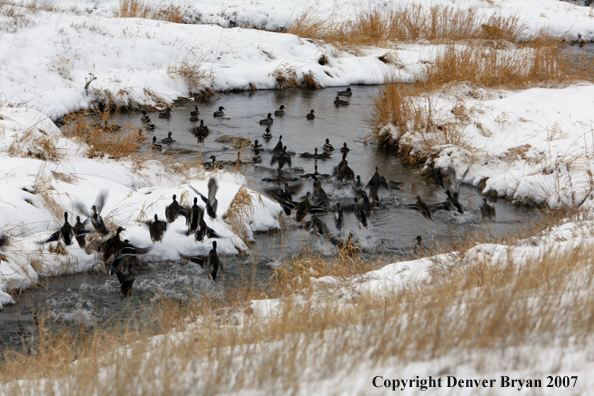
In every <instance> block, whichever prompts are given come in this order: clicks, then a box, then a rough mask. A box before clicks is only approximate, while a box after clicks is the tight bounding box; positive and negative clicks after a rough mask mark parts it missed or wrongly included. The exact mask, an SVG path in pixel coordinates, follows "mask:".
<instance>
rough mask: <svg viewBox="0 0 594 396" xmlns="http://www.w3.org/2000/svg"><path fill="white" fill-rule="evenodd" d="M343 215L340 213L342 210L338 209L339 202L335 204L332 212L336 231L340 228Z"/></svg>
mask: <svg viewBox="0 0 594 396" xmlns="http://www.w3.org/2000/svg"><path fill="white" fill-rule="evenodd" d="M343 218H344V215H343V213H342V208H341V207H340V202H336V209H335V210H334V223H335V224H336V228H337V229H339V230H340V229H341V228H342V223H343Z"/></svg>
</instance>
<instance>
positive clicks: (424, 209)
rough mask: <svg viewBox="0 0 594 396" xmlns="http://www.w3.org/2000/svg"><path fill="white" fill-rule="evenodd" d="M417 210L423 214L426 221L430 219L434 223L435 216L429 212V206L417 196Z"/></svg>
mask: <svg viewBox="0 0 594 396" xmlns="http://www.w3.org/2000/svg"><path fill="white" fill-rule="evenodd" d="M417 210H418V211H419V212H421V214H422V215H423V216H424V217H425V218H426V219H429V220H431V221H433V215H431V211H430V210H429V206H427V204H426V203H425V202H423V200H422V199H421V197H420V196H419V195H417Z"/></svg>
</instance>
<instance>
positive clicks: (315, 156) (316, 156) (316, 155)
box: [299, 147, 330, 160]
mask: <svg viewBox="0 0 594 396" xmlns="http://www.w3.org/2000/svg"><path fill="white" fill-rule="evenodd" d="M299 156H300V157H302V158H313V159H316V160H318V159H328V158H330V154H328V153H325V152H324V153H321V154H319V153H318V148H317V147H316V148H315V150H314V153H313V154H311V153H302V154H300V155H299Z"/></svg>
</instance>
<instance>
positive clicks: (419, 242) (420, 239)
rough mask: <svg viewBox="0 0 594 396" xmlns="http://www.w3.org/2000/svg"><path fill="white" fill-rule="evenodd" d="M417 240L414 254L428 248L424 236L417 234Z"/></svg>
mask: <svg viewBox="0 0 594 396" xmlns="http://www.w3.org/2000/svg"><path fill="white" fill-rule="evenodd" d="M415 240H416V241H417V243H415V245H414V246H413V252H414V254H416V255H418V254H421V253H423V252H425V251H426V250H427V247H425V245H423V237H421V236H420V235H417V237H416V238H415Z"/></svg>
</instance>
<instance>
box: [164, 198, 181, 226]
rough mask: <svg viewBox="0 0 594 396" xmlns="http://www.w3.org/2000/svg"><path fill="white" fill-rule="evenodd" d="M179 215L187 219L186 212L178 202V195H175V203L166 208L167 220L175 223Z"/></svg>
mask: <svg viewBox="0 0 594 396" xmlns="http://www.w3.org/2000/svg"><path fill="white" fill-rule="evenodd" d="M179 215H182V216H184V217H186V210H185V209H184V207H183V206H181V205H180V204H179V202H177V195H175V194H173V202H171V203H170V204H169V205H168V206H167V207H166V208H165V218H166V219H167V221H168V222H170V223H173V222H174V221H175V220H177V217H178V216H179Z"/></svg>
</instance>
